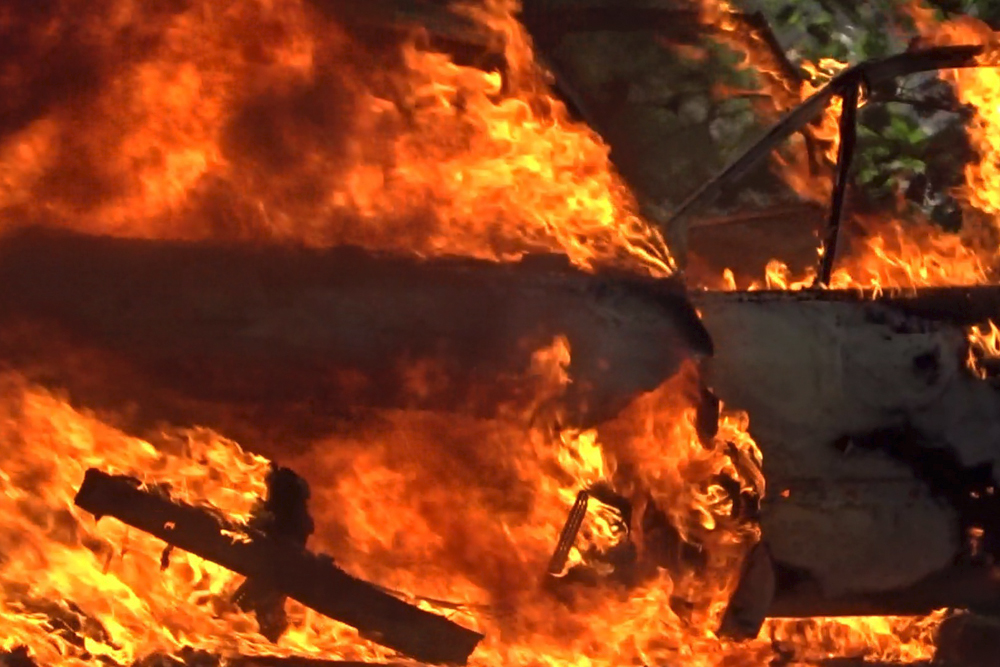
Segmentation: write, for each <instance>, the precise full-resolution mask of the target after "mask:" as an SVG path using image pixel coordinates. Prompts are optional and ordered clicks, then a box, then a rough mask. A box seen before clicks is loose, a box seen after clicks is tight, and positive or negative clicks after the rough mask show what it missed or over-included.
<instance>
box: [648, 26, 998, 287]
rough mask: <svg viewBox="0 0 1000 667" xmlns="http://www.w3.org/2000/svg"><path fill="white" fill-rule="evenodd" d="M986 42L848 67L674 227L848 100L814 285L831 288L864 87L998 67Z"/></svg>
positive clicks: (682, 210)
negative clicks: (834, 104) (989, 59)
mask: <svg viewBox="0 0 1000 667" xmlns="http://www.w3.org/2000/svg"><path fill="white" fill-rule="evenodd" d="M983 51H984V47H983V46H982V45H979V44H970V45H961V46H940V47H934V48H929V49H921V50H917V51H907V52H904V53H900V54H897V55H894V56H889V57H887V58H881V59H877V60H868V61H865V62H863V63H859V64H857V65H854V66H853V67H849V68H847V69H845V70H844V71H843V72H841V73H840V74H838V75H837V76H835V77H834V78H833V79H831V80H830V82H829V83H827V84H826V85H825V86H824V87H823V88H820V89H819V90H818V91H816V92H815V93H813V94H812V95H811V96H810V97H809V98H808V99H806V100H805V101H804V102H802V103H801V104H800V105H798V106H797V107H795V108H794V109H792V110H791V111H789V112H788V113H787V114H786V115H785V116H784V118H782V119H781V120H780V121H778V122H777V123H776V124H775V125H774V126H773V127H772V128H771V129H770V130H768V132H767V133H766V134H765V135H764V136H763V137H761V139H760V140H759V141H757V142H756V143H755V144H753V145H752V146H750V148H748V149H747V150H746V151H745V152H743V153H742V154H741V155H739V156H738V157H737V158H736V159H735V160H733V161H732V162H730V163H729V164H728V165H726V167H725V168H723V169H722V171H720V172H719V173H718V174H716V175H715V176H714V177H712V178H711V179H709V180H708V181H706V182H705V183H704V184H703V185H702V186H701V187H699V188H698V189H697V190H695V191H694V192H693V193H691V194H690V195H689V196H688V197H687V199H685V200H684V201H683V202H681V204H680V205H679V206H677V208H675V209H674V211H673V212H672V213H671V214H670V216H669V218H668V219H667V220H666V225H667V227H668V228H673V227H675V225H677V223H678V221H679V220H680V219H681V218H682V217H683V216H684V215H685V214H687V213H688V212H689V211H690V210H691V209H692V208H693V207H694V205H695V204H698V203H700V202H703V201H707V200H710V199H712V198H714V197H715V196H717V195H718V194H719V193H720V192H721V191H722V189H723V188H724V187H726V186H728V185H732V184H733V183H734V182H735V181H737V180H738V179H739V178H740V177H742V176H743V175H744V174H746V173H747V172H748V171H749V170H750V169H751V168H752V167H753V166H754V165H756V164H757V163H758V162H759V161H760V160H762V159H763V158H764V157H766V156H767V155H769V154H770V153H771V151H773V150H774V149H775V148H777V147H778V145H779V144H780V143H781V142H783V141H785V140H786V139H787V138H788V137H790V136H791V135H792V134H794V133H796V132H799V131H801V130H802V129H803V128H804V127H805V126H806V125H808V124H809V123H811V122H812V121H813V120H815V119H816V118H817V117H818V116H819V115H820V114H821V113H822V112H823V110H824V109H826V107H827V106H828V105H829V104H830V102H831V101H832V100H833V98H835V97H839V98H841V100H842V102H843V106H842V110H841V115H840V126H839V132H840V147H839V150H838V154H837V166H836V172H835V176H834V179H835V180H834V186H833V194H832V196H831V202H830V216H829V219H828V223H827V229H826V234H825V237H824V244H823V253H822V257H821V260H820V269H819V273H818V275H817V276H816V281H815V283H814V285H813V286H814V287H827V286H829V284H830V278H831V276H832V274H833V265H834V262H835V261H836V253H837V240H838V238H839V236H840V221H841V218H842V216H843V208H844V199H845V196H846V194H847V182H848V180H847V176H848V171H849V170H850V166H851V161H852V158H853V157H854V148H855V145H856V139H857V110H858V100H859V96H860V91H861V89H862V87H864V88H866V89H870V88H873V87H875V86H878V85H880V84H882V83H886V82H888V81H891V80H893V79H896V78H899V77H903V76H908V75H911V74H916V73H918V72H928V71H933V70H941V69H956V68H964V67H993V66H996V65H994V64H993V63H985V62H979V61H978V58H979V56H981V55H982V54H983Z"/></svg>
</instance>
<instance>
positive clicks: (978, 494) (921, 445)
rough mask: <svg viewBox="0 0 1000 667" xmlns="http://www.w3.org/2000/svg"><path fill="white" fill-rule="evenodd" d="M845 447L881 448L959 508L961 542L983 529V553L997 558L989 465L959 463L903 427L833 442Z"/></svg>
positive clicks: (998, 519) (999, 521)
mask: <svg viewBox="0 0 1000 667" xmlns="http://www.w3.org/2000/svg"><path fill="white" fill-rule="evenodd" d="M849 445H853V446H856V447H861V448H863V449H868V450H872V451H880V452H884V453H886V454H888V455H889V456H890V457H892V458H893V459H895V460H896V461H899V462H900V463H903V464H905V465H906V466H908V467H909V468H910V469H911V470H912V471H913V474H914V476H916V477H917V479H919V480H921V481H922V482H924V484H926V485H927V488H928V489H929V490H930V492H931V493H932V494H934V495H936V496H937V497H939V498H942V499H943V500H945V501H947V502H948V503H949V504H950V505H951V506H952V507H954V508H955V510H956V511H957V512H958V514H959V530H960V535H959V536H958V537H959V539H960V540H961V541H966V537H967V535H968V534H969V531H970V529H972V528H979V529H982V530H983V536H982V541H981V543H980V545H979V547H980V548H981V550H982V552H983V553H984V554H988V555H989V556H991V557H992V558H993V559H998V558H1000V495H998V493H1000V490H998V489H996V480H995V476H994V471H993V465H992V464H983V465H977V466H971V467H970V466H964V465H962V463H961V461H960V460H959V458H958V455H957V454H956V453H955V452H953V451H951V450H949V449H947V448H943V447H934V446H933V445H932V444H931V443H930V442H928V441H927V438H926V437H924V436H923V435H922V434H921V433H920V432H919V431H918V430H916V429H914V428H912V427H910V426H905V425H904V426H900V427H895V428H884V429H879V430H877V431H873V432H871V433H866V434H864V435H858V436H851V437H847V438H844V439H843V440H841V441H838V442H837V443H835V446H838V447H841V448H845V447H846V446H849Z"/></svg>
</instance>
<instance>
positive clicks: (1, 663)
mask: <svg viewBox="0 0 1000 667" xmlns="http://www.w3.org/2000/svg"><path fill="white" fill-rule="evenodd" d="M0 667H38V663H36V662H35V660H34V658H32V657H31V653H29V651H28V647H27V646H15V647H14V648H12V649H10V650H9V651H0Z"/></svg>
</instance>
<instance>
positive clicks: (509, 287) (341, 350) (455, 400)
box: [0, 229, 712, 425]
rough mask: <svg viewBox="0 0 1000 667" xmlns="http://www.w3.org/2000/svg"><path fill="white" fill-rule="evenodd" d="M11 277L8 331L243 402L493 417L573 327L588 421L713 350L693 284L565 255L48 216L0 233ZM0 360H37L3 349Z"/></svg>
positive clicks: (581, 409) (575, 366) (1, 255)
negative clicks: (37, 225)
mask: <svg viewBox="0 0 1000 667" xmlns="http://www.w3.org/2000/svg"><path fill="white" fill-rule="evenodd" d="M0 282H2V283H3V285H4V288H3V290H0V333H3V332H4V330H5V329H7V328H14V327H16V326H17V325H18V324H19V323H21V322H24V321H26V320H27V321H31V322H35V323H41V324H42V325H43V326H46V327H48V328H49V329H53V330H55V331H58V332H60V333H61V334H62V335H65V336H68V337H70V338H71V339H72V340H73V341H76V342H78V343H80V344H82V345H84V346H89V347H91V348H94V349H98V350H101V351H102V353H103V354H105V355H110V356H114V357H115V358H117V359H120V360H122V362H123V363H125V364H126V365H127V366H128V368H130V369H131V370H132V372H133V374H134V375H136V376H137V377H143V378H145V379H146V380H147V382H148V383H149V384H150V385H152V386H155V387H158V388H161V389H170V390H171V391H174V392H176V393H177V394H178V395H179V396H180V397H182V398H185V399H197V400H206V401H218V402H222V403H228V404H237V405H240V404H241V405H267V406H273V405H280V404H285V405H288V404H295V403H299V404H301V403H303V402H307V401H319V402H321V404H322V405H323V406H324V409H325V410H326V411H328V412H338V411H348V410H351V409H354V408H359V407H361V408H363V407H385V408H416V409H431V410H444V411H449V410H452V411H464V412H469V413H473V414H477V415H484V416H489V415H491V414H492V413H493V411H494V410H495V409H496V407H497V406H498V405H500V404H501V403H506V404H511V403H514V404H516V403H517V401H518V400H521V399H523V397H525V396H529V395H534V391H533V390H532V387H533V386H534V385H532V384H531V383H533V382H537V380H535V379H532V378H528V379H527V380H526V379H525V378H526V373H525V372H526V370H527V369H529V367H530V363H531V357H532V354H533V353H534V351H535V350H537V349H539V348H540V347H543V346H546V345H550V344H551V343H552V342H553V340H555V338H556V337H557V336H560V335H565V336H566V337H567V339H568V342H569V344H570V348H571V356H572V362H571V364H570V367H569V369H568V371H569V374H570V376H571V377H572V379H573V383H572V385H571V386H570V392H569V393H570V395H569V396H568V398H567V400H566V402H567V408H568V411H569V413H570V414H571V415H572V416H574V417H575V418H576V421H577V422H578V423H581V424H584V425H587V424H595V423H599V422H601V421H603V420H605V419H607V418H609V417H610V416H613V415H614V414H616V413H617V411H618V410H620V409H621V408H622V407H624V405H626V404H627V403H629V402H630V401H631V399H632V398H633V397H634V396H636V395H638V394H639V393H642V392H645V391H649V390H652V389H654V388H656V387H657V386H659V385H660V384H662V383H663V382H664V381H665V380H666V379H668V378H669V377H671V376H672V375H673V374H674V373H675V372H676V371H677V370H678V368H679V367H680V365H681V364H682V363H683V362H684V361H685V360H686V359H690V358H695V357H699V356H704V355H707V354H710V353H711V349H712V348H711V340H710V338H709V336H708V333H707V332H706V331H705V329H704V327H703V326H702V325H701V323H700V321H699V319H698V316H697V314H696V312H695V310H694V308H693V307H692V306H691V304H690V303H689V302H688V300H687V296H686V294H685V292H684V289H683V287H682V286H681V285H680V283H679V282H678V281H675V280H672V279H666V280H654V279H645V278H641V277H636V276H634V275H628V274H624V273H620V272H615V271H611V270H603V271H600V272H599V273H597V274H589V273H585V272H583V271H579V270H577V269H574V268H573V267H571V266H569V265H568V263H567V262H566V260H565V259H564V258H559V257H554V256H534V257H528V258H525V259H524V260H522V261H520V262H516V263H496V262H490V261H478V260H472V259H457V258H456V259H434V260H421V259H418V258H411V257H400V256H389V255H379V254H373V253H369V252H366V251H364V250H360V249H356V248H346V247H339V248H335V249H332V250H327V251H319V250H308V249H303V248H296V247H274V246H265V247H262V246H254V245H224V244H211V243H203V244H193V243H181V242H167V241H143V240H127V239H113V238H105V237H88V236H83V235H78V234H73V233H68V232H58V231H45V230H40V229H34V230H27V231H24V232H22V233H20V234H16V235H14V236H13V237H11V238H8V239H6V240H5V241H4V242H3V243H2V245H0ZM47 353H51V349H49V350H48V352H47V351H46V346H43V347H42V349H41V350H39V351H37V355H38V356H39V357H41V358H42V359H44V358H45V354H47ZM36 361H37V360H36ZM0 362H6V363H8V364H12V365H18V364H24V363H25V359H23V358H21V357H20V356H19V355H18V353H17V352H10V351H4V350H3V349H2V346H0ZM421 364H425V366H421ZM55 366H56V365H53V367H51V368H49V369H48V370H49V371H50V372H51V373H52V374H53V375H55V376H58V375H59V374H60V373H66V372H68V371H67V370H66V369H65V368H60V367H55ZM421 367H423V368H428V367H429V368H431V370H430V371H429V372H428V373H426V374H424V375H421V373H419V372H414V370H415V369H417V370H419V369H420V368H421ZM59 380H60V384H62V385H64V386H68V387H69V389H70V390H71V391H72V389H73V384H74V383H73V381H72V380H73V378H67V377H61V378H59ZM132 386H135V384H133V385H132ZM128 398H129V399H130V400H134V399H135V396H129V397H128Z"/></svg>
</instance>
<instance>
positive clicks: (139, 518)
mask: <svg viewBox="0 0 1000 667" xmlns="http://www.w3.org/2000/svg"><path fill="white" fill-rule="evenodd" d="M75 503H76V505H77V506H78V507H80V508H81V509H83V510H85V511H87V512H90V513H91V514H93V515H94V516H95V517H97V518H100V517H102V516H113V517H115V518H117V519H119V520H120V521H122V522H124V523H126V524H128V525H130V526H132V527H134V528H137V529H139V530H142V531H144V532H147V533H149V534H151V535H153V536H155V537H158V538H160V539H162V540H164V541H165V542H167V543H169V544H172V545H174V546H175V547H177V548H179V549H184V550H185V551H189V552H190V553H193V554H196V555H198V556H201V557H202V558H205V559H207V560H210V561H212V562H214V563H218V564H219V565H221V566H223V567H225V568H227V569H230V570H232V571H234V572H237V573H239V574H242V575H244V576H246V577H248V578H253V579H255V580H257V581H260V582H262V583H266V584H267V585H268V587H269V588H272V589H274V590H277V591H281V592H282V593H285V594H287V595H288V596H289V597H291V598H293V599H295V600H298V601H299V602H301V603H302V604H304V605H305V606H307V607H309V608H311V609H314V610H316V611H318V612H319V613H321V614H324V615H326V616H329V617H330V618H333V619H336V620H338V621H341V622H343V623H347V624H348V625H350V626H352V627H354V628H357V629H358V631H359V632H360V634H361V636H362V637H365V638H366V639H369V640H371V641H373V642H376V643H378V644H381V645H383V646H387V647H389V648H391V649H394V650H396V651H399V652H400V653H402V654H404V655H407V656H410V657H412V658H414V659H416V660H421V661H424V662H431V663H448V664H465V662H466V661H467V660H468V657H469V655H470V654H471V653H472V651H473V650H474V649H475V647H476V645H477V644H478V643H479V641H480V640H481V639H482V638H483V636H482V635H481V634H479V633H478V632H474V631H472V630H468V629H466V628H463V627H462V626H460V625H458V624H456V623H453V622H452V621H449V620H448V619H446V618H444V617H442V616H438V615H436V614H432V613H430V612H426V611H424V610H422V609H419V608H418V607H414V606H413V605H410V604H408V603H406V602H404V601H403V600H400V599H399V598H396V597H394V596H392V595H389V594H388V593H386V592H385V591H384V590H382V589H380V588H379V587H377V586H374V585H372V584H370V583H368V582H366V581H363V580H361V579H357V578H355V577H352V576H351V575H349V574H347V573H346V572H344V571H343V570H341V569H340V568H338V567H337V566H336V565H334V563H333V559H332V558H330V557H329V556H326V555H323V554H314V553H311V552H309V551H306V550H305V549H303V548H301V547H300V546H299V545H297V544H295V543H294V542H292V541H289V540H286V539H281V538H276V537H271V536H268V535H265V534H264V533H262V532H260V531H259V530H255V529H253V528H251V527H249V526H246V525H239V524H236V523H233V522H231V521H228V520H227V519H225V518H224V517H222V516H219V515H218V514H217V513H215V512H213V511H211V510H209V509H207V508H200V507H195V506H192V505H188V504H186V503H181V502H177V501H174V500H171V498H170V497H169V495H168V494H167V493H166V492H165V491H164V490H162V489H145V488H142V485H141V483H140V482H139V480H137V479H135V478H132V477H126V476H121V475H118V476H115V475H108V474H106V473H103V472H101V471H99V470H94V469H90V470H88V471H87V473H86V475H85V477H84V480H83V484H82V485H81V486H80V490H79V491H78V492H77V495H76V498H75Z"/></svg>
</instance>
